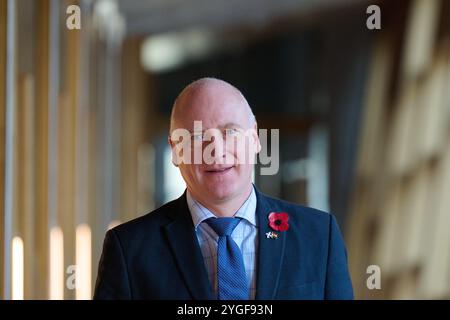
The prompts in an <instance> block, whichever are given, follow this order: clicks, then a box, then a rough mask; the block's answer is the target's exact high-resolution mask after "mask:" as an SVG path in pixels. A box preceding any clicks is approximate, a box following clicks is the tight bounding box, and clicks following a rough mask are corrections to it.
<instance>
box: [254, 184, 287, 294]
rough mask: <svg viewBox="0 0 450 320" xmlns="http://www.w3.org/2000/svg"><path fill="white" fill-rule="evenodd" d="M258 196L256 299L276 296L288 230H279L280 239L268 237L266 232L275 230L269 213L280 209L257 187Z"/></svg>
mask: <svg viewBox="0 0 450 320" xmlns="http://www.w3.org/2000/svg"><path fill="white" fill-rule="evenodd" d="M255 191H256V196H257V205H256V216H257V218H258V228H259V232H258V241H259V250H258V251H259V257H258V268H257V270H258V275H257V278H256V279H257V280H256V281H257V282H256V299H257V300H271V299H274V298H275V294H276V291H277V288H278V283H279V278H280V271H281V265H282V263H283V257H284V248H285V242H286V232H277V233H278V239H268V238H267V237H266V233H267V232H270V231H273V230H272V229H271V228H270V227H269V219H268V216H269V213H270V212H272V211H278V210H277V208H274V207H271V206H270V205H269V203H268V201H267V200H266V198H265V196H264V195H263V194H261V193H260V192H258V191H257V190H256V188H255Z"/></svg>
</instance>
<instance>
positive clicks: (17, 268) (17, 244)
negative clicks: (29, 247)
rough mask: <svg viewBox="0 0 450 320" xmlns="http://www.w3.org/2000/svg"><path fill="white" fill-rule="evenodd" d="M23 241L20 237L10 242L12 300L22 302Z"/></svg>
mask: <svg viewBox="0 0 450 320" xmlns="http://www.w3.org/2000/svg"><path fill="white" fill-rule="evenodd" d="M23 259H24V258H23V241H22V239H21V238H20V237H14V239H13V240H12V299H13V300H23V289H24V285H23V278H24V276H23V275H24V272H23V269H24V263H23Z"/></svg>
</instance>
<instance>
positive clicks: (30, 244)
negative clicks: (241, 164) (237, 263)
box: [0, 0, 450, 299]
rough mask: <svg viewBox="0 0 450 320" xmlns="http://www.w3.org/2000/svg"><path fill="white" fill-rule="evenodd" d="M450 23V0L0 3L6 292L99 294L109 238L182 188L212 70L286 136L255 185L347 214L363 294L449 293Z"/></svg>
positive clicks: (14, 295)
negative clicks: (192, 92)
mask: <svg viewBox="0 0 450 320" xmlns="http://www.w3.org/2000/svg"><path fill="white" fill-rule="evenodd" d="M372 4H377V5H378V6H379V8H380V9H381V29H380V30H370V29H368V28H367V25H366V20H367V19H368V18H369V16H370V14H368V13H367V12H366V10H367V8H368V6H369V5H372ZM71 5H77V6H78V7H79V8H80V9H81V10H80V17H81V20H80V24H81V29H79V30H77V29H73V30H71V29H69V28H68V27H67V22H68V20H69V21H71V22H72V23H73V22H74V20H73V19H72V18H73V17H72V14H74V13H75V14H76V8H75V9H73V8H74V7H70V6H71ZM73 10H75V11H73ZM67 11H69V13H67ZM71 17H72V18H71ZM448 17H450V1H443V0H442V1H439V0H410V1H408V0H390V1H363V0H320V1H319V0H316V1H307V0H277V1H274V0H244V1H243V0H227V1H223V0H97V1H94V0H78V1H75V0H67V1H66V0H0V161H1V166H0V207H1V209H0V210H1V211H0V212H1V215H0V227H1V228H0V233H1V237H0V262H1V263H0V274H1V275H2V276H1V278H0V288H1V292H0V298H3V299H90V298H91V296H92V293H93V286H94V284H95V279H96V274H97V265H98V260H99V256H100V253H101V249H102V242H103V238H104V235H105V232H106V231H107V230H108V228H111V227H112V226H115V225H117V224H120V223H123V222H125V221H128V220H130V219H133V218H135V217H138V216H140V215H143V214H145V213H148V212H149V211H151V210H153V209H154V208H156V207H158V206H160V205H161V204H163V203H165V202H166V201H168V200H171V199H174V198H175V197H178V196H179V195H180V194H181V193H182V192H183V190H184V188H185V185H184V182H183V181H182V180H181V178H180V175H179V173H178V170H177V169H176V168H175V167H173V166H172V164H171V162H170V152H169V148H168V145H167V135H168V128H169V116H170V110H171V107H172V103H173V101H174V99H175V97H176V96H177V94H178V93H179V92H180V91H181V90H182V89H183V87H184V86H186V85H187V84H189V83H190V82H192V81H193V80H196V79H198V78H200V77H204V76H210V77H218V78H221V79H224V80H226V81H229V82H231V83H232V84H234V85H235V86H236V87H238V88H239V89H240V90H241V91H242V92H243V94H244V95H245V96H246V97H247V99H248V101H249V103H250V105H251V106H252V108H253V111H254V113H255V115H256V118H257V121H258V124H259V127H260V128H266V129H270V128H277V129H280V170H279V172H278V174H276V175H272V176H261V175H259V174H258V173H259V170H257V171H256V175H255V184H256V186H257V187H258V188H259V189H260V190H261V191H263V192H265V193H267V194H269V195H272V196H275V197H280V198H283V199H286V200H289V201H293V202H296V203H300V204H304V205H308V206H313V207H316V208H319V209H322V210H326V211H329V212H332V213H334V214H335V215H336V216H337V219H338V221H339V224H340V227H341V229H342V231H343V234H344V236H345V240H346V244H347V249H348V254H349V265H350V271H351V276H352V280H353V284H354V289H355V295H356V298H358V299H407V298H412V299H421V298H424V299H448V298H450V232H449V231H450V228H449V227H450V212H449V210H450V209H449V208H450V196H449V195H450V193H449V191H450V141H449V137H450V136H449V134H450V132H449V130H450V101H449V100H450V99H449V98H450V96H449V94H450V84H449V83H450V82H449V79H450V42H449V40H450V19H448ZM75 22H76V21H75ZM258 166H259V165H258ZM371 265H375V266H378V267H379V268H380V271H381V287H380V288H379V289H373V290H370V289H369V287H370V286H369V287H368V286H367V280H368V278H369V276H370V275H371V273H368V269H367V268H368V267H369V266H371ZM369 269H370V268H369ZM369 282H370V281H369Z"/></svg>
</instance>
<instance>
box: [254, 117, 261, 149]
mask: <svg viewBox="0 0 450 320" xmlns="http://www.w3.org/2000/svg"><path fill="white" fill-rule="evenodd" d="M253 129H254V130H255V131H254V139H255V143H256V153H259V152H260V151H261V141H259V135H258V124H257V123H256V122H255V126H254V127H253Z"/></svg>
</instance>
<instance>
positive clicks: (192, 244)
mask: <svg viewBox="0 0 450 320" xmlns="http://www.w3.org/2000/svg"><path fill="white" fill-rule="evenodd" d="M177 201H178V206H179V207H178V210H177V212H173V213H171V216H172V218H173V221H172V223H170V224H168V225H167V226H166V227H165V230H166V235H167V238H168V241H169V244H170V247H171V248H172V251H173V254H174V256H175V260H176V262H177V265H178V268H179V270H180V272H181V274H182V276H183V278H184V280H185V282H186V285H187V287H188V290H189V291H190V293H191V295H192V297H193V299H197V300H208V299H209V300H212V299H215V297H214V295H213V291H212V288H211V285H210V283H209V279H208V275H207V272H206V268H205V264H204V261H203V255H202V252H201V249H200V246H199V244H198V240H197V236H196V234H195V229H194V226H193V223H192V219H191V215H190V212H189V208H188V206H187V203H186V193H184V194H183V195H182V196H181V197H180V198H178V200H177Z"/></svg>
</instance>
